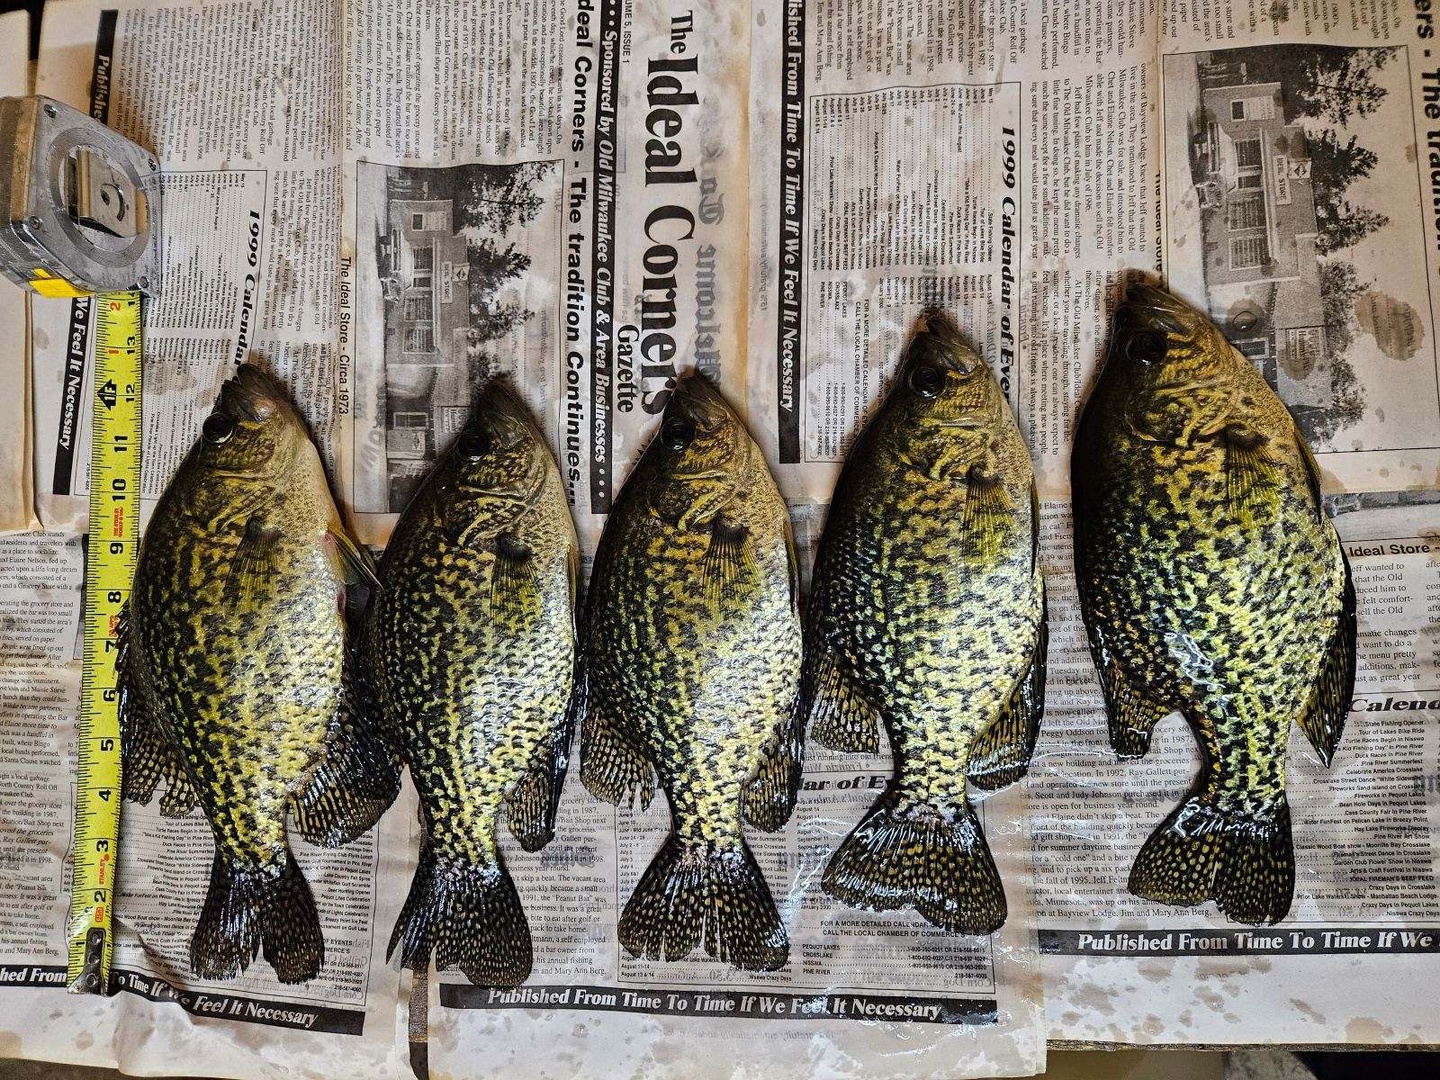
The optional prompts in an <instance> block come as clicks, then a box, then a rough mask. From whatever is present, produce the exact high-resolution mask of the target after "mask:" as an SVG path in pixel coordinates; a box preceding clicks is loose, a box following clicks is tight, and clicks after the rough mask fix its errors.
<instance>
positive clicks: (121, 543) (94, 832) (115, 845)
mask: <svg viewBox="0 0 1440 1080" xmlns="http://www.w3.org/2000/svg"><path fill="white" fill-rule="evenodd" d="M93 303H94V305H95V345H94V348H93V349H92V355H93V358H94V369H95V372H94V374H95V379H94V386H95V397H94V400H93V402H92V422H91V433H90V440H91V442H90V529H89V541H88V548H87V552H86V554H87V558H86V569H85V625H84V652H83V656H84V667H83V669H82V672H81V679H80V717H79V720H80V725H79V726H80V747H79V751H80V752H79V761H78V764H77V771H76V779H75V832H74V843H73V845H72V848H71V850H72V851H73V852H74V855H75V875H74V882H73V886H72V889H71V893H70V956H69V970H68V973H67V977H66V983H67V985H68V987H69V990H70V992H71V993H75V994H103V993H107V992H108V991H109V986H110V958H111V955H112V953H113V951H114V946H115V932H114V918H115V911H114V907H115V869H116V866H117V864H118V862H119V838H120V699H119V692H118V689H117V680H116V674H115V659H116V655H117V653H118V646H119V642H118V640H117V639H116V627H117V626H118V624H119V621H120V611H121V609H122V608H123V607H124V605H125V601H126V600H127V599H128V598H129V596H130V583H131V581H132V580H133V579H134V577H135V558H136V555H137V552H138V549H139V546H140V294H139V293H138V292H126V293H109V294H102V295H100V296H97V297H95V300H94V301H93Z"/></svg>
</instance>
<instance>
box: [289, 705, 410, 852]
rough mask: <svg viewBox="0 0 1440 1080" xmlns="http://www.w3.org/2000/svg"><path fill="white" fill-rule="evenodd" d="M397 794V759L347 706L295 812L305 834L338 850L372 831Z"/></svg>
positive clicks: (296, 801) (298, 797)
mask: <svg viewBox="0 0 1440 1080" xmlns="http://www.w3.org/2000/svg"><path fill="white" fill-rule="evenodd" d="M399 794H400V759H399V756H398V755H397V754H396V752H395V750H394V749H393V748H392V747H391V746H390V745H389V743H387V742H386V741H385V739H384V738H383V737H382V736H381V735H380V733H379V732H377V731H374V730H372V729H371V728H370V726H369V725H368V724H366V723H365V722H364V721H363V719H362V718H360V717H359V716H357V715H355V714H354V713H353V711H352V710H350V709H348V708H346V709H342V711H341V715H340V718H339V720H338V721H337V723H336V725H335V729H334V731H333V732H332V733H331V736H330V741H329V742H328V743H327V744H326V747H325V750H324V753H323V755H322V756H321V759H320V763H319V764H318V765H317V766H316V768H315V771H314V772H313V773H311V775H310V780H309V782H308V783H307V784H306V785H305V787H304V788H303V789H301V791H300V793H299V794H298V795H296V796H295V798H294V800H293V801H292V802H291V812H292V813H293V814H294V815H295V827H296V828H297V829H299V831H300V835H301V836H303V837H304V838H305V839H306V840H308V841H309V842H310V843H312V844H319V845H320V846H322V847H331V848H334V847H340V846H342V845H344V844H348V843H350V841H352V840H354V839H356V838H357V837H360V836H363V835H364V834H365V833H366V832H368V831H369V830H370V828H371V827H372V826H374V824H375V823H376V822H377V821H379V820H380V818H381V816H382V815H384V813H385V811H386V810H388V809H389V808H390V804H391V803H393V802H394V801H395V797H396V796H397V795H399Z"/></svg>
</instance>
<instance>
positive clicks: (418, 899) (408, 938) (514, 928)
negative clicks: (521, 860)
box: [385, 842, 534, 986]
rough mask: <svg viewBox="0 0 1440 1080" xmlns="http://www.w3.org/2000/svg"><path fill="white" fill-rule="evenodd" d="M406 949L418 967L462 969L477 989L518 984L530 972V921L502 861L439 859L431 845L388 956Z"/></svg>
mask: <svg viewBox="0 0 1440 1080" xmlns="http://www.w3.org/2000/svg"><path fill="white" fill-rule="evenodd" d="M397 947H398V948H399V949H400V963H401V964H402V965H403V966H405V967H408V968H410V969H411V970H412V971H428V970H429V968H430V959H431V957H432V956H433V957H434V959H435V966H436V967H437V968H442V969H443V968H455V967H458V968H459V969H460V970H461V971H462V972H464V973H465V977H466V978H467V979H469V980H470V981H471V982H472V983H474V984H475V985H476V986H519V985H520V984H521V983H522V982H524V981H525V980H526V979H527V978H528V977H529V976H530V967H531V964H532V963H533V956H534V954H533V947H532V945H531V943H530V924H529V922H528V921H527V920H526V918H525V910H524V909H523V908H522V907H521V906H520V896H519V894H518V893H516V891H515V883H514V882H513V881H511V880H510V874H509V873H508V872H507V871H506V869H505V867H504V865H503V864H502V863H500V862H499V861H497V862H495V863H492V864H484V863H466V862H462V861H455V860H448V859H447V860H444V861H442V860H441V859H439V858H438V857H437V856H436V854H435V849H434V847H433V846H432V845H431V844H430V843H428V842H426V843H424V844H422V845H421V848H420V862H419V865H418V866H416V868H415V879H414V880H413V881H412V882H411V883H410V894H409V896H407V897H406V898H405V906H404V908H402V909H401V911H400V918H399V920H398V921H397V922H396V923H395V930H394V932H393V933H392V934H391V935H390V947H389V948H388V949H387V950H386V952H385V959H386V960H389V959H390V957H391V956H393V955H394V953H395V950H396V948H397Z"/></svg>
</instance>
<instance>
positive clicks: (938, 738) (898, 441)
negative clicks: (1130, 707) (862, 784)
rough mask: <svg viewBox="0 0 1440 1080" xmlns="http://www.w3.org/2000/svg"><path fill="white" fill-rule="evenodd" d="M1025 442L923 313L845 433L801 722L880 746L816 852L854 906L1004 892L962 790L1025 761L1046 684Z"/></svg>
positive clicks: (983, 909) (924, 908) (814, 605)
mask: <svg viewBox="0 0 1440 1080" xmlns="http://www.w3.org/2000/svg"><path fill="white" fill-rule="evenodd" d="M1036 527H1037V522H1036V514H1035V500H1034V474H1033V470H1032V467H1031V462H1030V455H1029V452H1028V450H1027V449H1026V447H1025V443H1024V441H1023V440H1022V438H1021V436H1020V432H1019V429H1018V428H1017V426H1016V424H1015V419H1014V417H1013V415H1012V414H1011V412H1010V409H1009V406H1008V405H1007V403H1006V402H1005V399H1004V395H1003V393H1002V392H1001V389H1000V386H999V384H998V383H997V382H996V380H995V378H994V376H993V375H992V374H991V372H990V370H989V368H988V367H987V366H986V364H985V362H984V360H983V359H981V358H980V357H979V356H978V355H977V354H976V353H974V352H973V351H972V350H971V349H969V348H968V347H967V346H966V345H965V344H964V343H963V341H962V338H961V335H960V331H959V330H958V328H957V327H956V326H955V325H954V324H953V323H952V322H951V321H950V320H949V319H947V318H946V317H945V316H944V315H942V314H941V313H939V312H931V313H930V314H929V315H928V316H927V318H926V320H925V321H924V323H923V325H922V327H921V329H920V330H919V332H918V333H917V334H916V335H915V337H914V339H913V340H912V342H911V343H910V346H909V348H908V349H907V351H906V354H905V356H904V357H903V358H902V361H901V363H900V365H899V371H898V373H897V375H896V377H895V379H894V382H893V385H892V387H891V389H890V390H889V392H888V394H887V396H886V398H885V399H884V401H883V402H882V403H881V405H880V406H879V408H878V410H877V411H876V413H875V415H874V417H873V418H872V419H871V420H870V422H869V423H868V424H867V425H866V426H865V427H864V429H863V430H862V431H861V433H860V434H859V435H858V436H857V437H856V440H855V443H854V445H853V446H852V447H851V448H850V451H849V454H848V455H847V457H846V461H845V466H844V470H843V472H842V473H841V476H840V479H839V481H838V483H837V485H836V488H835V492H834V495H833V498H832V501H831V504H830V511H829V515H828V517H827V520H826V524H825V530H824V533H823V535H822V537H821V540H820V544H819V547H818V550H817V554H816V562H815V572H814V575H813V578H812V586H811V595H810V606H809V610H808V612H807V616H806V640H805V644H806V664H805V680H804V692H803V700H804V702H805V708H806V710H807V711H808V714H809V717H810V738H811V739H813V740H814V741H816V742H818V743H821V744H823V745H826V746H830V747H833V748H835V749H839V750H848V751H856V752H866V753H875V752H877V751H878V749H879V732H878V727H877V724H878V723H883V724H884V727H885V731H886V733H887V734H888V736H889V741H890V747H891V750H892V752H893V754H894V758H895V774H894V777H893V778H892V780H891V782H890V784H889V785H888V787H887V789H886V791H885V793H884V795H883V796H882V797H881V798H880V800H879V801H878V802H877V803H876V805H875V807H874V808H873V809H872V810H871V812H870V813H869V814H868V815H867V817H866V818H865V819H864V820H863V821H862V822H861V823H860V825H859V826H857V827H856V829H855V831H854V832H853V833H852V834H851V835H850V836H849V837H848V838H847V839H846V841H845V842H844V843H843V844H842V845H841V847H840V848H839V850H838V851H837V852H836V853H835V854H834V856H833V857H832V858H831V860H830V862H829V865H828V866H827V867H826V870H825V874H824V878H823V887H824V889H825V891H826V892H828V893H830V894H831V895H833V896H835V897H837V898H839V899H841V900H843V901H845V902H846V903H848V904H852V905H854V906H857V907H862V908H871V909H879V910H888V909H894V908H902V907H914V908H915V909H917V910H918V911H919V913H920V914H921V915H923V916H924V917H925V918H926V919H928V920H929V921H930V922H932V923H934V924H936V925H938V926H941V927H943V928H945V929H948V930H953V931H957V932H968V933H989V932H991V931H993V930H995V929H997V928H998V927H999V926H1000V925H1002V924H1003V922H1004V920H1005V915H1006V903H1005V894H1004V889H1003V887H1002V884H1001V882H1000V879H999V875H998V872H997V871H996V868H995V864H994V860H993V859H992V857H991V855H990V852H989V849H988V847H987V846H986V842H985V838H984V834H983V832H982V831H981V829H980V825H979V821H978V820H977V818H976V816H975V814H974V812H973V810H972V809H971V807H970V804H969V800H968V797H967V791H968V788H969V785H970V784H974V785H975V786H976V787H978V788H982V789H993V788H997V787H1001V786H1003V785H1005V784H1008V783H1012V782H1014V781H1015V780H1017V779H1019V778H1020V777H1021V776H1022V775H1023V774H1024V773H1025V770H1026V768H1027V766H1028V764H1029V760H1030V755H1031V752H1032V751H1033V748H1034V744H1035V738H1036V735H1037V733H1038V729H1039V722H1040V714H1041V711H1042V710H1043V701H1044V664H1045V646H1046V630H1045V598H1044V581H1043V577H1042V575H1041V572H1040V569H1039V567H1038V565H1037V562H1036V558H1035V535H1036Z"/></svg>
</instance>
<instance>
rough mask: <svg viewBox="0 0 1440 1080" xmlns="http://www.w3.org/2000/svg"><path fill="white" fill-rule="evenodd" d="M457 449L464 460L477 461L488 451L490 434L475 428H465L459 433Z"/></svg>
mask: <svg viewBox="0 0 1440 1080" xmlns="http://www.w3.org/2000/svg"><path fill="white" fill-rule="evenodd" d="M458 449H459V451H460V456H461V457H463V458H464V459H465V460H466V461H479V460H480V459H481V458H483V457H484V456H485V455H486V454H488V453H490V436H489V435H486V434H485V432H483V431H479V430H477V429H475V428H466V429H465V431H464V432H462V433H461V435H460V445H459V447H458Z"/></svg>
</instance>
